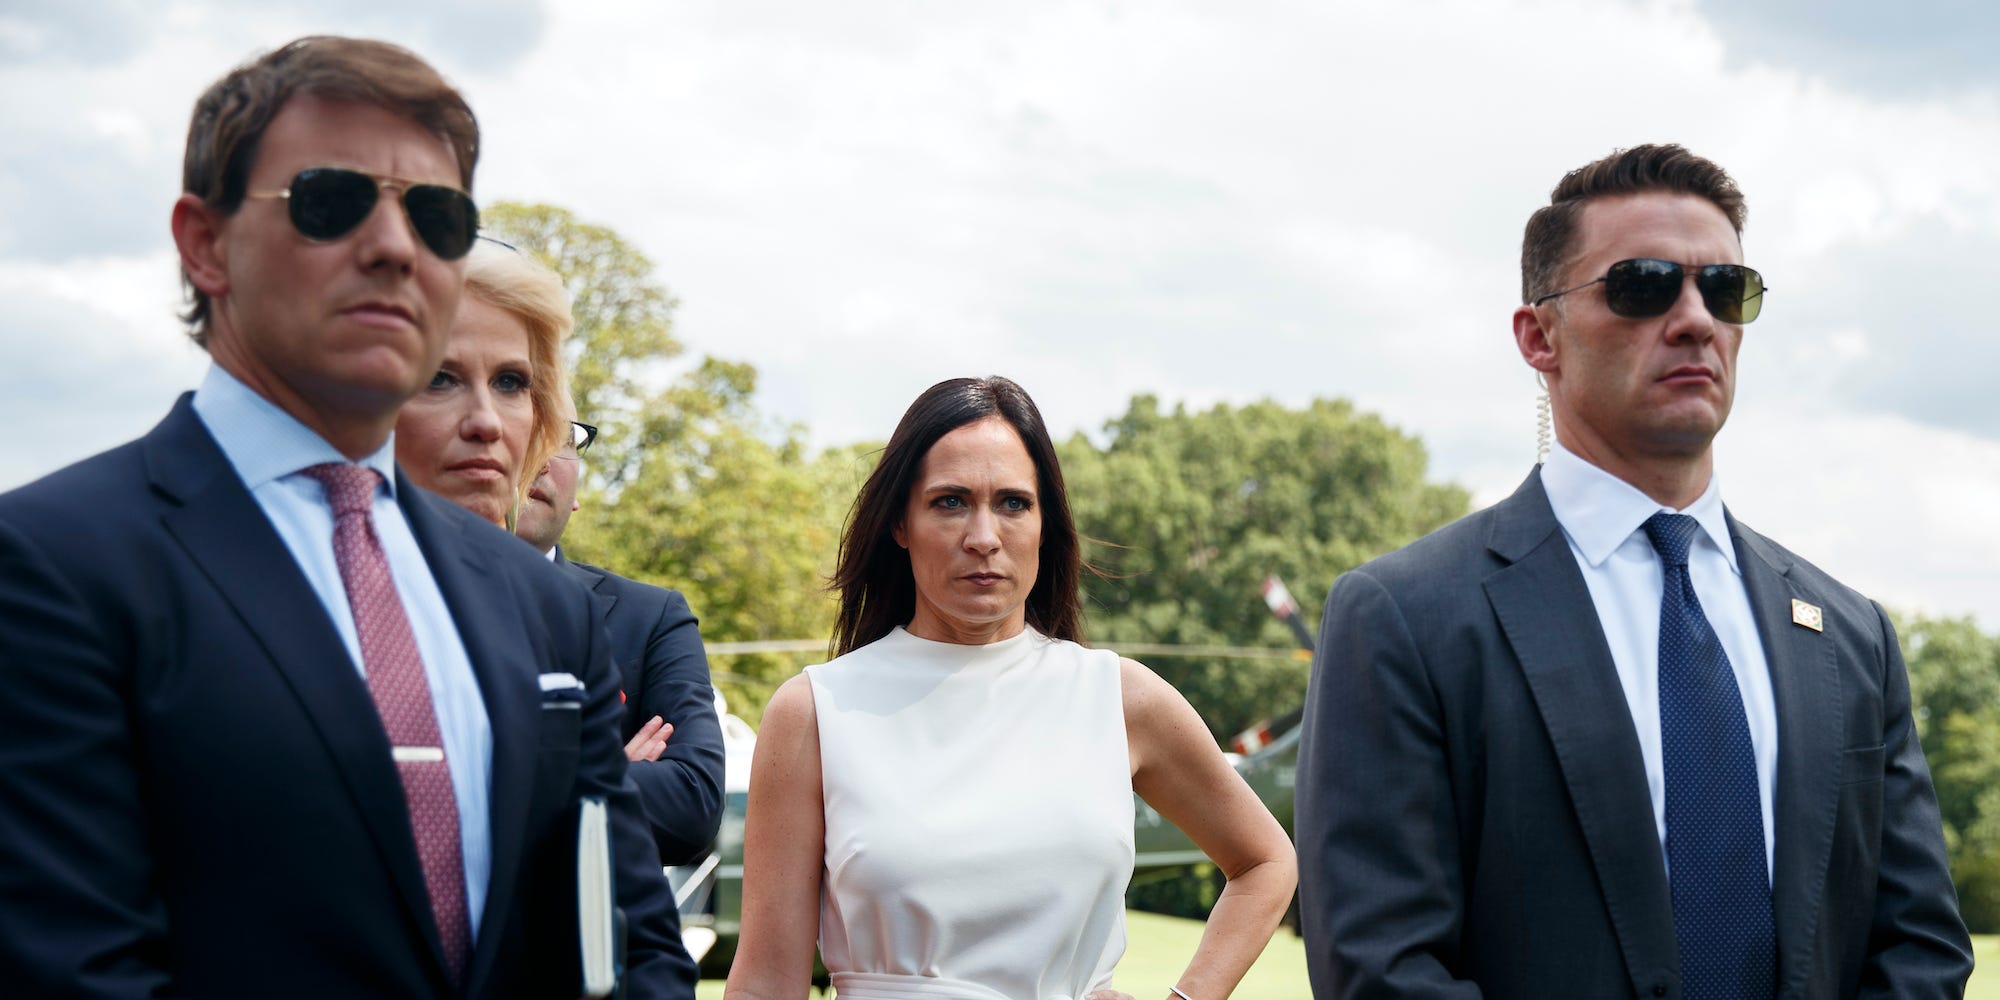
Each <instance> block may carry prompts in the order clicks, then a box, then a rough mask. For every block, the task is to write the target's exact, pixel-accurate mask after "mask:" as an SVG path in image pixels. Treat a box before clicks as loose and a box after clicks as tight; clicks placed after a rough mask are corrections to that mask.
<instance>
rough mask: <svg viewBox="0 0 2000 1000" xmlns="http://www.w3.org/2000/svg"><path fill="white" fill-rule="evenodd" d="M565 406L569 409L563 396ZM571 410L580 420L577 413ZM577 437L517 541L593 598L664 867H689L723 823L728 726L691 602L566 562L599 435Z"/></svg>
mask: <svg viewBox="0 0 2000 1000" xmlns="http://www.w3.org/2000/svg"><path fill="white" fill-rule="evenodd" d="M561 395H563V396H564V400H563V405H564V407H565V408H566V409H567V408H570V407H571V405H572V404H570V403H569V402H568V399H567V394H561ZM570 413H571V415H572V417H574V410H573V409H571V410H570ZM571 425H572V427H573V428H574V429H575V430H576V431H577V433H576V434H575V435H572V437H571V440H570V442H569V443H568V444H566V445H564V446H563V447H562V448H561V449H559V450H558V451H557V452H556V454H555V456H554V457H552V458H550V459H549V464H548V465H547V466H546V467H544V468H543V469H542V473H541V475H539V476H537V477H536V478H535V481H534V484H533V485H532V486H530V487H529V489H528V498H527V502H526V503H523V504H522V505H521V516H520V520H519V521H518V522H517V523H516V525H515V527H514V534H516V535H518V536H520V538H521V540H522V541H525V542H527V543H528V544H529V545H532V546H534V547H535V549H536V550H537V551H540V552H542V553H543V554H544V555H546V556H548V558H549V561H550V562H553V563H555V564H556V566H557V567H559V568H561V569H562V570H563V571H565V572H567V573H568V574H570V577H571V578H572V579H574V580H576V581H577V582H578V583H580V584H582V585H583V586H584V587H586V588H588V589H589V590H590V591H591V592H592V593H593V594H595V595H597V600H598V604H599V605H600V606H601V607H602V608H603V609H604V613H605V627H606V628H607V629H608V630H609V631H610V633H611V659H612V663H613V665H614V666H616V667H617V669H618V677H619V683H620V685H621V687H620V689H619V690H620V692H621V693H622V694H623V695H624V698H625V718H624V721H623V722H622V723H621V724H620V732H621V733H622V734H623V736H624V738H625V741H626V743H625V755H626V757H628V758H630V760H631V761H632V768H631V770H630V772H629V773H630V775H631V777H632V782H633V783H634V784H636V785H638V786H639V799H640V801H641V802H643V803H645V806H646V818H647V820H648V821H650V822H651V823H652V825H653V840H654V842H655V843H656V844H657V845H658V847H659V849H660V863H661V864H663V865H684V864H690V863H692V862H694V861H697V860H699V859H700V858H701V857H702V856H703V855H704V854H706V853H707V851H708V847H709V844H710V842H711V841H713V840H714V839H715V831H716V828H717V827H718V826H720V825H721V823H722V769H723V750H722V724H721V722H720V721H719V720H718V719H717V718H716V715H715V691H714V688H713V687H712V686H711V685H710V682H709V676H708V654H707V652H706V651H704V650H703V649H702V645H701V632H700V630H699V629H698V628H697V627H696V622H695V617H694V612H693V611H692V610H690V609H689V607H688V602H687V598H685V597H682V596H681V592H680V591H678V590H669V589H667V588H665V587H655V586H652V585H651V584H645V583H640V582H639V581H637V580H631V579H627V578H625V577H622V576H619V575H618V574H616V573H612V572H610V571H608V570H604V569H599V568H598V567H596V566H592V565H590V564H588V563H579V562H571V561H570V560H569V559H568V558H566V557H565V556H564V555H563V551H562V546H561V545H559V544H557V543H558V542H560V541H561V540H562V535H563V531H564V530H565V529H566V528H568V527H569V518H570V515H571V514H573V513H575V512H576V509H577V501H576V488H577V482H578V480H579V479H580V478H581V476H582V472H583V452H584V450H585V449H587V448H588V447H589V446H590V442H591V441H592V440H594V439H595V437H596V433H597V430H596V428H594V427H589V428H586V425H584V424H578V423H575V422H574V420H572V422H571Z"/></svg>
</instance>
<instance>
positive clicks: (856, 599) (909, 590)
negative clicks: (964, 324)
mask: <svg viewBox="0 0 2000 1000" xmlns="http://www.w3.org/2000/svg"><path fill="white" fill-rule="evenodd" d="M993 416H997V417H1000V418H1002V419H1004V420H1006V421H1007V423H1008V424H1010V425H1012V426H1013V428H1014V431H1015V433H1017V434H1019V435H1020V436H1021V443H1022V444H1023V445H1026V446H1027V449H1028V457H1030V458H1031V459H1033V460H1034V463H1035V479H1036V492H1038V493H1039V494H1040V501H1041V505H1042V548H1041V569H1040V571H1039V572H1038V573H1037V574H1036V575H1035V585H1034V587H1033V588H1032V589H1031V590H1030V591H1029V592H1028V602H1027V618H1028V624H1029V625H1030V626H1032V627H1033V628H1034V629H1035V631H1037V632H1040V633H1042V634H1043V635H1046V636H1049V637H1051V638H1055V639H1068V640H1070V641H1072V642H1082V641H1083V597H1082V595H1081V593H1080V592H1079V591H1078V589H1077V588H1078V585H1079V583H1080V580H1081V577H1082V574H1083V546H1082V544H1081V541H1080V540H1079V538H1078V536H1077V533H1076V522H1075V520H1073V519H1072V518H1071V517H1070V511H1069V493H1068V490H1067V489H1066V488H1065V487H1064V486H1063V477H1062V466H1061V465H1060V464H1058V463H1057V461H1056V446H1055V442H1053V441H1051V440H1049V431H1048V428H1047V427H1046V426H1044V425H1043V424H1042V413H1041V411H1040V410H1038V409H1036V408H1035V401H1034V400H1032V399H1030V398H1028V393H1027V390H1025V389H1022V388H1021V387H1020V386H1018V385H1016V384H1014V383H1013V382H1012V381H1010V380H1008V379H1004V378H1001V377H1000V376H998V375H994V376H990V377H988V378H977V379H975V378H955V379H951V380H949V381H945V382H939V383H938V384H936V385H934V386H931V387H930V388H929V389H926V390H924V392H923V395H920V396H918V397H917V400H916V402H914V403H911V404H910V408H909V409H908V410H907V411H905V412H904V413H903V419H902V421H901V422H899V423H897V424H896V432H895V433H894V434H892V435H890V436H889V443H888V445H887V446H886V447H884V448H883V449H882V458H881V460H880V461H878V462H877V463H876V464H875V471H874V472H872V473H870V474H869V476H868V482H867V483H865V484H863V485H862V487H861V495H860V496H858V497H856V498H855V500H854V509H853V510H852V512H851V513H850V514H849V515H848V518H847V531H846V533H845V534H844V535H842V536H841V539H840V563H839V566H838V568H837V569H835V570H834V574H833V581H832V585H833V588H834V589H836V590H838V591H840V615H839V617H838V618H837V619H836V620H835V622H834V627H833V654H834V655H835V656H839V655H841V654H843V653H847V652H850V651H852V650H855V649H859V648H860V647H862V646H865V645H867V644H869V643H871V642H874V641H875V640H877V639H880V638H882V637H883V636H885V635H888V634H889V633H890V632H891V631H893V630H894V629H895V627H896V626H898V625H907V624H909V622H910V619H911V617H912V616H914V615H915V614H916V610H917V587H916V578H915V576H914V575H913V574H912V572H911V570H910V553H909V552H908V551H907V550H905V549H904V548H903V547H902V546H900V545H897V544H896V540H895V537H894V536H893V534H892V532H894V530H895V528H896V526H897V525H898V524H900V523H902V520H903V511H904V508H905V507H906V506H907V505H908V504H909V500H910V489H911V487H912V485H914V484H915V482H916V479H917V473H918V471H919V470H920V469H921V468H922V467H923V462H924V456H925V455H926V454H929V453H930V450H931V446H932V445H934V444H936V443H937V442H938V439H939V438H942V437H944V436H945V435H946V434H949V433H951V432H952V431H954V430H957V429H958V428H960V427H963V426H965V425H966V424H969V423H972V422H973V421H975V420H980V419H983V418H986V417H993Z"/></svg>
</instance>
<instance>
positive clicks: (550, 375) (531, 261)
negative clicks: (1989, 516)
mask: <svg viewBox="0 0 2000 1000" xmlns="http://www.w3.org/2000/svg"><path fill="white" fill-rule="evenodd" d="M465 291H466V294H468V295H471V296H473V297H475V298H477V299H479V301H481V302H484V303H486V304H487V305H490V306H493V307H495V308H498V309H502V310H505V311H506V312H508V313H509V314H511V315H513V316H514V317H515V318H516V319H519V320H520V321H521V323H522V324H523V325H524V326H526V327H527V328H528V365H529V372H528V398H529V400H530V401H532V402H533V404H534V407H535V423H534V427H533V429H532V430H530V431H529V432H528V448H527V453H526V454H525V455H523V456H522V457H521V458H522V461H521V480H520V481H519V482H517V483H515V484H514V498H515V502H516V503H517V504H518V503H519V501H520V498H521V497H522V496H523V495H525V494H526V493H527V490H528V485H529V484H530V483H533V482H534V481H535V477H536V476H538V475H540V474H541V471H542V466H544V465H547V464H548V461H549V458H550V456H552V455H554V454H555V453H556V452H557V451H559V450H561V448H562V445H563V442H564V441H567V440H569V434H570V428H569V421H570V418H569V416H567V414H568V413H569V411H570V406H569V405H567V404H568V402H569V374H568V373H567V372H566V371H565V370H564V369H563V356H562V345H563V340H564V339H565V338H567V337H568V336H569V333H570V330H571V329H572V328H573V327H574V326H575V325H576V320H575V319H574V318H573V317H572V316H571V315H570V311H569V293H568V292H566V291H564V290H563V285H562V279H561V278H560V277H557V276H556V273H555V272H554V271H552V270H550V269H549V267H548V266H547V265H545V264H543V263H542V262H540V261H538V260H536V259H535V258H533V257H530V256H529V255H527V254H525V253H521V252H520V251H517V250H514V249H513V248H511V247H508V246H507V245H505V244H502V243H496V242H494V241H492V240H486V239H482V240H479V241H477V242H475V243H474V244H473V246H472V253H471V254H469V255H468V256H467V257H466V263H465Z"/></svg>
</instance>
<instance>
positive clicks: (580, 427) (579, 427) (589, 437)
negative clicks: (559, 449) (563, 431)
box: [569, 420, 597, 454]
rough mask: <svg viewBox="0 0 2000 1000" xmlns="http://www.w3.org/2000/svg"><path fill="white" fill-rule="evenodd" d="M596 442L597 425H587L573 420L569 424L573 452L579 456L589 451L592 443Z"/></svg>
mask: <svg viewBox="0 0 2000 1000" xmlns="http://www.w3.org/2000/svg"><path fill="white" fill-rule="evenodd" d="M595 440H597V428H596V426H595V425H592V424H586V423H584V422H583V421H581V420H572V421H570V422H569V448H570V450H571V451H574V452H577V453H578V454H582V453H583V452H586V451H589V450H590V443H591V442H592V441H595Z"/></svg>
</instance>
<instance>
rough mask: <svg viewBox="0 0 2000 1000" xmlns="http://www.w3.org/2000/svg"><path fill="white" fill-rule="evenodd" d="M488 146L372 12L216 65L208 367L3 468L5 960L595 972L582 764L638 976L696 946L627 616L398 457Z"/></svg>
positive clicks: (4, 966)
mask: <svg viewBox="0 0 2000 1000" xmlns="http://www.w3.org/2000/svg"><path fill="white" fill-rule="evenodd" d="M477 154H478V129H477V126H476V124H475V123H474V121H473V117H472V113H471V111H470V109H469V108H467V107H466V105H465V103H464V101H463V99H462V98H460V96H459V95H458V94H457V92H455V91H454V90H452V88H451V87H450V86H449V85H448V84H446V83H445V82H444V80H443V79H441V78H440V77H439V76H438V75H437V73H436V72H435V71H434V70H432V69H431V68H430V67H429V66H428V65H426V64H424V63H423V61H422V60H420V59H418V58H417V57H416V56H414V55H412V54H410V53H409V52H406V51H404V50H402V49H399V48H396V47H395V46H391V45H386V44H383V43H379V42H366V41H357V40H351V39H340V38H323V37H322V38H307V39H300V40H299V41H296V42H293V43H292V44H290V45H287V46H285V47H283V48H280V49H277V50H275V51H273V52H271V53H268V54H266V55H264V56H262V57H260V58H258V59H256V60H253V61H252V62H250V63H247V64H245V65H244V66H242V67H239V68H238V69H237V70H235V71H234V72H232V73H231V74H229V75H228V76H227V77H225V78H224V79H223V80H221V81H219V82H218V83H217V84H216V85H215V86H214V87H212V88H210V90H209V91H208V92H207V93H206V94H204V95H203V97H202V98H201V99H200V101H199V102H197V104H196V107H195V112H194V116H193V121H192V123H191V125H190V128H189V136H188V147H187V153H186V164H185V170H184V180H185V192H186V193H184V194H183V195H182V196H181V197H180V199H179V200H178V201H177V202H176V203H175V205H174V209H173V219H172V222H173V233H174V239H175V243H176V245H177V246H178V248H179V250H180V255H181V265H182V269H183V278H184V281H185V284H186V285H187V287H188V288H189V290H190V294H191V298H192V307H191V309H190V310H189V313H188V318H189V320H190V323H191V325H192V329H193V336H194V338H195V340H196V342H197V343H200V344H202V345H203V346H204V347H205V348H206V349H207V350H208V351H209V353H210V355H211V358H212V360H213V365H212V367H211V369H210V371H209V373H208V376H207V378H206V379H205V380H204V381H203V383H202V385H201V387H200V388H199V389H198V390H197V391H195V392H194V393H192V394H190V395H188V396H184V397H182V399H181V400H180V402H179V403H178V404H177V405H176V406H175V407H174V408H173V410H172V412H170V413H169V414H168V415H167V417H166V419H165V420H163V421H162V422H161V423H160V425H159V426H158V427H156V428H155V429H154V430H153V431H152V432H150V433H148V434H147V435H145V436H144V437H141V438H139V439H138V440H136V441H134V442H132V443H130V444H127V445H124V446H122V447H120V448H116V449H113V450H111V451H109V452H106V453H104V454H102V455H98V456H96V457H94V458H90V459H87V460H85V461H83V462H81V463H79V464H77V465H75V466H72V467H70V468H68V469H64V470H62V471H60V472H57V473H55V474H53V475H51V476H49V477H47V478H45V479H42V480H40V481H38V482H36V483H32V484H30V485H28V486H25V487H22V488H20V489H18V490H15V491H13V492H11V493H8V494H6V495H5V496H0V622H4V623H5V624H4V625H0V687H4V689H5V690H6V697H4V698H0V899H4V900H5V901H6V902H5V903H4V904H0V982H4V983H6V984H7V987H6V989H7V990H9V991H10V992H19V993H21V994H22V995H27V996H53V995H63V996H82V997H141V996H159V995H176V996H179V995H187V996H204V997H227V996H246V997H247V996H256V997H265V996H290V997H320V996H324V997H359V996H368V997H425V998H432V997H435V998H444V997H457V996H470V997H514V996H520V997H545V996H546V997H554V996H565V997H568V996H576V995H577V994H578V992H579V984H580V968H581V963H580V961H579V948H578V923H579V922H578V906H577V885H578V848H577V844H578V834H577V828H578V809H579V801H580V800H582V799H585V798H587V797H602V798H604V799H606V800H607V801H608V804H609V807H610V810H609V811H610V820H611V823H610V826H611V845H612V848H613V853H614V855H615V860H614V862H613V864H614V866H615V873H616V890H615V892H616V901H617V904H618V906H619V907H620V908H621V909H622V911H623V914H624V917H625V920H626V922H627V924H628V926H629V929H630V930H629V935H628V939H627V951H626V966H627V974H626V978H625V988H626V991H627V993H628V995H630V996H633V997H655V996H664V995H667V991H668V989H669V988H670V986H669V984H671V983H672V982H673V981H674V980H676V979H678V978H680V973H682V972H683V971H684V970H683V969H679V968H676V967H675V959H674V958H673V957H672V956H671V955H670V954H669V953H667V952H665V951H664V950H663V949H662V947H661V945H662V928H663V926H665V925H664V923H663V919H662V918H663V917H664V916H665V913H666V908H667V906H668V905H669V901H668V899H667V893H666V887H665V884H664V881H663V880H662V879H661V877H660V872H659V868H658V866H657V863H656V862H655V861H654V858H653V850H652V848H651V846H650V844H649V843H648V841H649V840H650V838H649V837H648V836H647V831H646V826H645V821H644V818H643V815H642V814H641V811H640V808H639V804H638V801H637V796H636V794H635V793H634V791H633V789H632V786H631V784H630V783H629V782H627V781H626V780H625V757H624V754H623V753H621V752H620V745H619V738H618V732H617V720H618V716H619V704H618V691H617V689H618V680H617V677H616V676H615V674H614V673H613V672H612V669H611V660H610V655H609V650H608V649H607V647H606V644H605V640H604V638H603V629H602V625H601V617H600V616H599V615H598V614H597V613H596V612H595V611H594V609H593V608H592V607H591V604H590V599H589V597H588V595H586V594H584V593H582V592H581V591H579V590H578V589H577V588H576V587H574V586H572V585H570V584H569V583H567V582H565V581H563V580H562V579H561V577H560V576H559V575H558V574H556V573H554V572H552V571H551V570H550V568H549V567H548V566H547V564H546V563H545V562H544V561H543V560H541V559H539V558H537V557H536V556H535V554H534V553H532V552H530V551H528V550H527V549H525V548H523V547H522V546H521V545H520V544H519V543H518V542H516V541H515V540H513V539H511V538H509V537H507V536H506V535H505V534H504V533H502V532H500V531H498V530H495V529H494V528H493V527H492V526H491V525H488V524H485V523H484V522H481V521H479V520H478V519H477V518H475V517H473V516H471V515H469V514H467V513H466V512H464V511H462V510H461V509H459V508H458V507H456V506H455V505H452V504H449V503H446V502H444V501H442V500H440V499H438V498H437V497H434V496H432V495H430V494H427V493H425V492H423V491H422V490H419V489H417V488H415V487H413V486H412V485H411V484H410V483H409V482H408V480H406V479H405V478H403V477H402V475H401V474H400V473H399V472H398V471H397V470H396V468H395V465H394V462H393V454H394V448H393V443H392V441H391V440H390V434H391V431H392V429H393V428H394V425H395V422H396V414H397V410H398V408H399V407H400V406H401V405H402V403H403V401H404V400H405V399H406V398H408V397H409V396H411V395H412V394H414V393H416V392H417V391H418V390H419V389H421V388H422V387H423V386H424V385H426V384H427V383H428V382H429V381H430V380H431V378H432V376H433V374H434V373H435V372H436V371H437V369H438V365H439V362H440V360H441V358H442V356H443V353H444V349H445V346H446V340H447V337H448V335H449V331H450V329H451V325H452V320H453V317H454V315H455V313H456V310H457V306H458V298H459V292H460V288H461V285H462V280H463V263H462V258H463V257H464V254H465V251H466V248H467V246H469V243H470V240H471V238H472V235H473V232H474V231H475V230H476V212H475V211H474V210H473V209H472V206H471V201H470V198H469V195H468V194H467V192H469V190H470V188H471V185H472V172H473V165H474V163H475V161H476V159H477ZM392 678H393V679H397V680H398V682H408V683H409V685H411V686H409V687H405V688H403V689H401V695H398V694H396V693H394V692H391V693H384V691H383V690H381V686H383V685H388V684H390V683H391V679H392ZM412 718H415V719H419V720H420V721H421V725H417V724H416V723H412V722H410V721H409V720H410V719H412ZM413 726H415V728H412V727H413ZM411 732H418V733H419V735H420V736H423V737H424V738H422V739H416V740H412V739H410V738H409V736H408V734H409V733H411ZM441 859H442V860H441ZM679 961H680V963H682V964H684V963H685V961H686V960H685V958H684V957H683V958H681V959H679Z"/></svg>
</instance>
